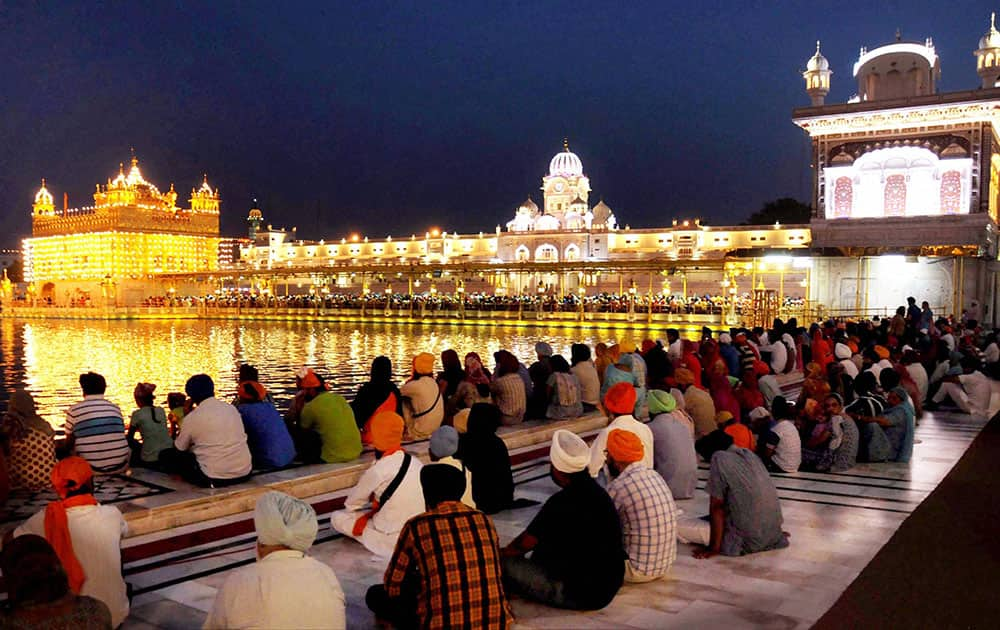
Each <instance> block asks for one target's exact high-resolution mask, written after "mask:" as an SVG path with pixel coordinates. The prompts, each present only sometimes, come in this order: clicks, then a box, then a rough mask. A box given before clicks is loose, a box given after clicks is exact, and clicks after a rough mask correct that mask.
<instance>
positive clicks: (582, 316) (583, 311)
mask: <svg viewBox="0 0 1000 630" xmlns="http://www.w3.org/2000/svg"><path fill="white" fill-rule="evenodd" d="M576 292H577V293H578V294H579V296H580V321H581V322H582V321H584V320H585V319H586V317H587V315H586V313H587V305H586V303H585V302H584V300H586V299H587V287H585V286H583V285H582V284H581V285H580V288H579V289H577V290H576Z"/></svg>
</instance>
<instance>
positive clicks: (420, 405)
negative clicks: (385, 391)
mask: <svg viewBox="0 0 1000 630" xmlns="http://www.w3.org/2000/svg"><path fill="white" fill-rule="evenodd" d="M399 393H400V394H402V396H403V418H404V419H405V422H406V439H407V440H422V439H425V438H429V437H430V436H431V433H434V429H436V428H438V427H439V426H441V421H442V420H444V398H443V397H442V396H441V388H440V387H439V386H438V382H437V380H435V379H434V355H433V354H431V353H429V352H421V353H420V354H418V355H417V356H415V357H413V376H412V377H411V378H410V380H408V381H406V382H405V383H403V386H402V387H400V388H399Z"/></svg>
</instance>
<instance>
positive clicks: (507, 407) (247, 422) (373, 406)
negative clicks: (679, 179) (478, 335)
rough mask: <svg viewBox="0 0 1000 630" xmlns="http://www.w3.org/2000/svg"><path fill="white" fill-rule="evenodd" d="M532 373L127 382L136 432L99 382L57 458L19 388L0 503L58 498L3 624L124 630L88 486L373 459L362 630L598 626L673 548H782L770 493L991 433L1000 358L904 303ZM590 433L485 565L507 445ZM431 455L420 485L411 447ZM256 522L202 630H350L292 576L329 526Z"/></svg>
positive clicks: (116, 536)
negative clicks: (35, 496)
mask: <svg viewBox="0 0 1000 630" xmlns="http://www.w3.org/2000/svg"><path fill="white" fill-rule="evenodd" d="M592 350H593V352H592ZM535 359H536V360H535V361H533V362H531V363H530V365H525V364H524V363H522V362H521V361H519V360H518V359H517V357H515V356H514V355H513V354H512V353H511V352H509V351H506V350H500V351H498V352H496V353H494V355H493V362H492V365H491V366H489V367H488V366H487V365H486V363H485V362H484V361H483V359H482V357H481V356H480V355H479V354H477V353H476V352H469V353H467V354H466V355H465V356H464V358H460V355H459V354H458V353H457V352H456V351H455V350H450V349H449V350H446V351H445V352H443V353H442V354H441V355H440V357H435V356H433V355H431V354H429V353H420V354H418V355H417V356H415V357H414V358H413V360H412V362H411V365H410V366H409V367H410V370H409V376H408V378H407V379H406V380H405V382H403V383H400V384H398V385H397V384H396V382H395V381H394V378H393V366H392V364H391V362H390V360H389V359H388V358H387V357H384V356H380V357H376V358H375V359H374V360H373V361H372V366H371V372H370V375H369V379H368V381H367V382H365V383H364V384H362V385H361V386H360V388H359V389H358V391H357V393H356V394H355V395H354V397H353V399H352V400H350V401H348V400H346V399H345V398H344V397H342V396H340V395H338V394H336V393H334V392H333V391H331V390H330V389H329V387H328V385H329V384H328V383H327V382H326V381H325V379H324V378H323V376H322V375H321V374H320V373H319V372H317V371H316V370H315V369H312V368H309V367H303V368H301V369H300V370H298V371H297V372H296V373H295V375H294V378H295V382H296V387H297V393H296V395H295V397H294V399H292V401H291V403H290V404H289V406H288V408H287V410H285V411H284V413H282V412H279V410H278V408H277V406H276V405H275V401H274V400H273V398H272V397H271V395H270V393H269V392H268V390H267V388H266V386H265V385H264V384H262V383H261V382H260V375H259V374H258V372H257V370H256V369H255V368H254V367H253V366H250V365H241V366H240V367H239V371H238V383H237V395H236V397H235V399H234V400H232V401H231V402H227V401H223V400H220V399H218V398H216V396H215V383H214V382H213V380H212V379H211V377H209V376H208V375H205V374H197V375H194V376H192V377H191V378H190V379H189V380H188V381H187V384H186V386H185V392H184V393H183V394H181V393H179V392H178V393H171V394H168V396H167V405H166V408H161V407H158V406H156V404H155V389H156V386H155V385H154V384H151V383H139V384H137V385H136V387H135V390H134V398H135V403H136V409H135V411H133V412H132V414H131V418H130V421H129V422H128V424H127V426H126V423H125V421H124V415H123V414H122V412H121V410H120V409H119V408H118V407H117V406H116V405H114V404H113V403H111V402H110V401H108V400H107V399H105V398H104V392H105V389H106V383H105V381H104V378H103V377H102V376H101V375H99V374H95V373H92V372H90V373H87V374H83V375H81V376H80V387H81V391H82V395H83V398H82V400H81V401H80V402H78V403H76V404H74V405H73V406H72V407H70V408H69V409H68V410H67V413H66V436H67V439H66V443H65V444H63V445H59V446H58V447H57V445H56V444H55V442H54V438H53V432H52V429H51V427H50V426H49V425H48V423H47V422H45V421H44V420H43V419H42V418H40V417H39V416H38V414H37V412H36V411H35V406H34V401H33V400H32V398H31V396H30V394H28V393H27V392H24V391H17V392H14V393H13V394H12V396H11V399H10V403H9V405H8V409H7V411H6V412H5V414H4V415H3V417H2V419H0V440H2V445H3V449H2V450H0V452H2V453H3V454H4V456H5V460H6V462H5V464H4V466H3V467H2V468H3V469H4V470H5V471H6V473H7V480H6V483H7V484H8V486H13V487H26V488H32V489H42V488H45V487H53V488H54V489H55V491H56V492H57V494H58V496H59V500H57V501H54V502H53V503H52V504H50V505H49V506H48V507H47V508H46V509H45V510H43V511H42V512H39V513H38V514H36V515H34V516H33V517H31V518H30V519H28V520H27V521H26V522H25V523H23V524H22V525H20V526H19V527H18V528H17V529H16V530H13V531H12V532H11V533H10V534H9V535H8V537H7V540H6V541H5V545H4V551H3V557H2V562H3V568H4V575H5V576H7V579H8V584H9V591H8V592H9V600H8V601H9V602H10V610H9V611H8V613H7V615H8V617H6V618H5V619H13V620H16V621H17V623H21V624H22V625H24V624H28V625H30V623H31V620H33V619H34V620H37V619H38V618H40V617H39V615H42V614H43V612H42V611H48V612H47V613H44V614H49V615H51V616H53V617H54V618H58V619H64V620H67V621H68V620H71V619H72V620H74V623H79V624H81V625H83V626H84V627H89V626H87V625H86V624H87V623H89V624H91V625H93V626H94V627H107V626H108V624H109V623H110V625H111V626H112V627H113V626H117V625H118V624H119V623H121V621H122V620H123V619H124V617H125V616H126V615H127V612H128V598H127V587H126V585H125V583H124V580H123V579H122V577H121V572H120V552H119V543H120V540H121V537H122V536H123V535H124V534H125V532H126V525H125V521H124V519H122V517H121V514H120V513H119V512H118V510H117V509H116V508H114V507H113V506H100V505H98V504H97V501H96V500H95V499H94V496H93V488H94V485H93V475H94V474H109V473H115V472H121V471H123V470H125V469H126V468H127V467H129V466H130V465H131V466H145V467H150V468H154V469H158V470H162V471H164V472H166V473H169V474H174V475H179V476H180V477H182V478H183V479H186V480H187V481H189V482H191V483H194V484H197V485H201V486H208V487H221V486H226V485H231V484H235V483H240V482H242V481H245V480H246V479H248V477H249V476H250V475H251V473H252V471H253V470H258V471H260V470H275V469H280V468H283V467H286V466H289V465H292V464H293V463H294V462H301V463H322V462H326V463H334V462H348V461H352V460H356V459H358V458H359V456H360V455H361V453H362V451H363V449H364V448H365V446H369V447H370V448H371V449H372V450H373V451H374V455H375V460H374V462H372V463H371V465H370V466H368V467H367V469H366V470H365V471H364V472H363V473H362V475H361V477H360V479H359V480H358V482H357V484H356V486H355V487H353V488H352V489H351V490H350V492H349V493H348V495H347V497H346V500H345V503H344V507H343V509H341V510H338V511H336V512H334V513H333V514H331V515H330V516H329V524H330V527H331V528H332V529H334V530H336V531H337V532H339V533H341V534H342V535H343V536H345V537H347V538H349V539H353V540H356V541H358V543H360V544H361V545H363V546H364V547H365V548H366V549H367V550H368V551H370V552H371V553H372V554H374V555H376V556H380V557H383V558H387V559H388V568H387V570H386V573H385V576H384V581H383V582H382V583H381V584H376V585H373V586H372V587H371V588H370V589H369V590H368V593H367V595H366V603H367V605H368V606H369V607H370V609H371V610H372V611H373V612H374V613H375V615H376V616H377V617H378V618H380V619H383V620H387V621H389V622H391V623H394V624H396V625H399V626H401V627H410V626H420V627H452V626H461V627H472V626H475V627H491V628H506V627H509V626H510V625H511V623H512V620H513V617H512V614H511V608H510V605H509V598H510V596H512V595H517V596H519V597H523V598H527V599H531V600H535V601H538V602H541V603H544V604H547V605H551V606H554V607H558V608H565V609H580V610H593V609H599V608H602V607H604V606H606V605H607V604H608V603H609V602H611V601H612V600H613V598H614V597H615V595H616V594H617V592H618V591H619V589H620V588H621V586H622V584H623V583H626V582H628V583H643V582H649V581H653V580H657V579H659V578H662V577H663V576H665V575H666V574H667V573H668V572H669V571H670V569H671V566H672V564H673V562H674V560H675V558H676V553H677V544H678V542H681V543H688V544H692V545H694V549H693V554H694V555H695V556H696V557H698V558H709V557H712V556H715V555H718V554H722V555H727V556H740V555H745V554H751V553H757V552H760V551H766V550H773V549H780V548H783V547H785V546H787V545H788V544H789V537H788V534H787V533H786V532H784V531H783V529H782V525H783V519H782V512H781V505H780V501H779V499H778V495H777V490H776V488H775V485H774V482H773V480H772V476H771V473H794V472H796V471H798V470H808V471H817V472H827V471H828V472H840V471H845V470H848V469H850V468H851V467H853V466H854V465H855V464H856V463H857V462H859V461H862V462H888V461H893V462H909V461H910V458H911V456H912V452H913V445H914V443H915V439H914V430H915V425H916V423H917V422H918V421H919V419H920V417H921V416H922V414H923V413H924V411H925V410H927V409H933V408H935V407H937V406H940V405H949V406H951V407H953V408H954V410H955V411H957V412H964V413H969V414H977V415H982V414H985V413H986V412H987V410H988V408H989V406H990V393H991V383H990V377H995V376H996V375H997V374H998V368H1000V347H998V345H997V340H996V335H995V333H992V332H991V333H988V334H984V332H983V331H982V330H981V329H980V327H979V325H978V321H977V320H976V319H973V318H971V317H966V318H964V319H963V320H960V321H957V322H956V321H950V320H948V319H944V318H935V317H934V316H933V313H931V311H930V308H929V307H928V306H927V303H926V302H925V303H924V305H923V308H921V307H918V306H917V305H916V300H914V299H913V298H910V300H909V306H908V307H903V306H901V307H900V308H899V309H898V310H897V312H896V314H895V315H894V316H893V317H892V318H886V319H880V320H872V321H861V322H832V321H831V322H820V323H815V324H812V325H811V326H810V327H809V328H808V329H806V328H804V327H799V326H798V325H797V323H796V322H795V321H794V320H791V321H788V322H782V321H781V320H775V321H774V323H773V326H772V327H771V328H770V329H769V330H764V329H762V328H756V329H749V330H748V329H742V328H741V329H732V330H730V331H729V332H724V333H721V334H718V335H716V334H714V333H713V332H712V331H711V330H708V329H703V330H702V333H701V335H700V338H698V339H686V338H684V337H683V336H682V335H681V334H680V332H679V331H677V330H673V329H671V330H668V331H667V333H666V338H665V339H664V340H654V339H645V340H643V341H642V342H641V344H639V345H638V346H637V345H636V344H635V343H633V342H632V341H630V340H628V339H623V340H620V341H618V342H617V343H611V344H605V343H598V344H597V345H596V346H595V347H594V348H593V349H592V348H591V347H590V346H588V345H586V344H582V343H577V344H573V345H572V346H571V348H570V352H569V358H568V360H567V358H566V357H564V356H562V355H560V354H557V353H555V352H554V350H553V348H552V347H551V345H550V344H548V343H546V342H544V341H540V342H538V343H537V344H536V346H535ZM439 361H440V365H437V364H438V362H439ZM439 367H440V369H438V368H439ZM800 374H801V376H799V375H800ZM987 375H989V376H987ZM799 382H800V383H801V386H800V387H795V384H796V383H799ZM786 391H789V392H790V393H794V394H796V395H795V396H791V395H788V396H786V395H785V393H784V392H786ZM588 413H590V414H604V415H605V416H606V417H607V421H608V424H607V425H606V426H605V427H604V428H603V429H602V430H601V431H600V432H599V433H598V435H597V436H596V438H595V439H594V441H593V443H592V444H589V445H588V444H587V442H585V441H584V440H583V439H581V438H580V437H579V436H578V435H576V434H575V433H573V432H570V431H567V430H565V429H559V430H557V431H556V432H555V434H554V435H553V437H552V440H551V445H550V450H549V458H550V472H551V479H552V480H553V481H554V482H555V484H556V485H557V486H558V488H559V490H558V491H557V492H556V493H555V494H553V495H552V496H551V497H550V498H549V499H548V500H547V501H546V502H545V504H544V505H543V506H542V507H541V509H540V511H539V512H538V513H537V515H536V516H535V517H534V518H533V519H532V520H531V522H530V524H529V525H528V526H527V528H526V529H525V530H524V531H523V532H522V533H521V534H519V535H518V536H517V537H515V538H514V539H513V540H512V541H511V542H510V543H509V544H508V545H506V546H503V547H501V546H500V541H499V537H498V535H497V532H496V530H495V528H494V526H493V523H492V519H491V518H490V515H495V514H497V513H498V512H501V511H504V510H510V509H515V508H516V507H517V504H516V502H515V500H514V482H513V472H512V466H511V459H510V454H509V453H508V451H507V447H506V445H505V443H504V441H503V440H502V439H501V437H500V436H498V435H497V431H498V429H499V428H500V427H503V426H514V425H518V424H521V423H523V422H525V421H526V420H532V421H540V422H547V421H556V420H561V419H566V418H574V417H578V416H581V415H584V414H588ZM137 436H140V437H141V441H140V440H138V439H137ZM425 439H426V440H427V441H428V454H429V460H430V461H429V462H428V463H422V462H421V461H420V459H418V458H417V457H416V455H415V454H414V453H411V452H409V451H408V450H407V448H406V444H408V443H412V442H414V441H416V440H425ZM699 458H700V459H701V460H704V461H705V462H707V463H708V466H709V472H708V483H707V486H706V488H705V490H706V493H707V494H708V495H709V514H708V515H706V516H699V515H682V514H679V511H678V510H677V508H676V505H675V500H680V499H688V498H691V497H692V496H693V495H694V491H695V486H696V482H697V471H698V461H699ZM254 522H255V526H256V529H257V534H258V545H257V549H258V558H259V561H258V562H257V563H256V564H255V565H253V566H248V567H244V568H243V569H241V570H240V571H238V572H235V573H233V574H232V575H230V576H229V578H228V579H227V580H226V582H225V584H223V586H222V587H221V588H220V589H219V592H218V596H217V598H216V601H215V604H214V607H213V610H212V612H211V613H210V615H209V618H208V621H207V622H206V627H246V626H249V625H258V626H265V627H343V625H344V595H343V591H342V590H341V588H340V585H339V583H338V582H337V578H336V576H335V575H334V574H333V571H332V570H330V569H329V567H327V566H326V565H323V564H322V563H319V562H316V561H315V560H313V559H311V558H309V557H308V555H307V554H306V552H307V550H308V548H309V547H310V546H311V545H312V543H313V541H314V539H315V537H316V533H317V531H318V528H319V526H320V525H319V520H318V518H317V515H316V513H315V512H314V511H313V509H312V508H311V507H310V506H309V505H308V504H306V503H304V502H302V501H300V500H298V499H294V498H292V497H289V496H287V495H282V494H280V493H273V492H272V493H268V494H266V495H264V496H263V497H262V498H261V499H260V500H259V502H258V504H257V508H256V511H255V514H254ZM11 535H12V536H13V537H14V540H13V542H12V541H11ZM27 564H31V569H30V570H27V571H26V572H21V571H18V572H15V573H14V574H13V575H12V574H9V573H8V567H12V566H15V565H16V566H18V567H21V566H26V565H27ZM26 576H27V577H26Z"/></svg>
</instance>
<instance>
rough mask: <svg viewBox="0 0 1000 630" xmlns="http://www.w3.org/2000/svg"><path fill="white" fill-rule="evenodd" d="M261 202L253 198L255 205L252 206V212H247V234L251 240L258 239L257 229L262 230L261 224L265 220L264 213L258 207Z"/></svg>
mask: <svg viewBox="0 0 1000 630" xmlns="http://www.w3.org/2000/svg"><path fill="white" fill-rule="evenodd" d="M259 205H260V204H259V203H257V200H256V199H254V200H253V207H252V208H250V213H249V214H247V236H248V237H250V240H251V241H255V240H257V231H258V230H260V224H261V223H262V222H263V221H264V214H263V213H262V212H261V211H260V208H258V206H259Z"/></svg>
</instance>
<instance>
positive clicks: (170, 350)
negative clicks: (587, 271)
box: [0, 319, 614, 427]
mask: <svg viewBox="0 0 1000 630" xmlns="http://www.w3.org/2000/svg"><path fill="white" fill-rule="evenodd" d="M613 334H614V333H610V332H605V331H562V330H559V329H551V330H547V329H540V328H530V329H524V328H517V327H490V328H485V327H482V328H476V327H458V326H455V327H451V326H441V325H437V326H421V325H384V324H377V323H366V324H349V323H326V322H224V321H208V320H201V321H199V320H178V321H108V322H103V321H70V320H31V321H16V320H11V319H2V320H0V353H2V356H0V370H2V374H3V384H4V390H5V391H4V392H3V393H2V396H3V398H4V400H6V398H7V396H8V395H9V392H10V391H12V390H13V389H15V388H17V387H25V388H26V389H27V390H28V391H29V392H31V394H32V395H33V396H34V397H35V400H36V401H37V402H38V406H39V413H40V414H41V415H42V417H44V418H46V419H48V420H49V422H51V423H52V424H53V426H56V427H59V426H61V425H62V423H63V414H64V412H65V409H66V407H68V406H69V405H71V404H73V403H74V402H76V401H77V400H78V399H79V397H80V389H79V386H78V381H77V378H78V376H79V374H80V373H81V372H86V371H88V370H94V371H96V372H100V373H102V374H103V375H104V376H105V378H106V379H107V381H108V393H107V396H108V398H110V399H111V400H113V401H114V402H116V403H117V404H118V405H120V406H121V408H122V410H123V411H125V412H126V414H128V413H130V412H131V410H132V409H133V408H134V406H135V404H134V402H133V400H132V389H133V388H134V387H135V384H136V383H137V382H139V381H149V382H151V383H156V385H157V388H156V395H157V402H158V403H161V404H162V403H163V402H164V401H165V400H166V395H167V393H168V392H172V391H183V390H184V383H185V381H187V379H188V377H189V376H191V375H192V374H195V373H198V372H205V373H207V374H210V375H211V376H212V378H213V379H215V381H216V387H217V389H218V391H219V393H220V395H222V396H225V397H226V398H229V397H231V396H232V395H233V393H234V392H235V388H236V383H235V378H236V369H237V366H238V365H239V364H240V363H244V362H245V363H252V364H254V365H256V366H257V367H258V369H259V370H260V374H261V380H262V381H263V382H264V384H265V385H266V386H267V387H268V388H269V389H270V390H271V391H272V393H273V394H274V396H275V398H276V399H277V401H278V404H279V406H282V405H283V404H284V403H285V402H286V401H287V400H288V399H290V398H291V396H292V393H293V391H292V388H293V386H294V377H293V375H292V374H293V372H294V371H295V369H296V368H297V367H298V366H300V365H303V364H305V365H309V366H311V367H314V368H317V369H319V370H321V372H322V373H323V374H324V375H326V376H327V377H328V378H331V379H332V380H333V386H334V389H335V390H336V391H338V392H340V393H344V394H346V393H350V394H352V395H353V392H354V391H355V390H356V389H357V387H358V385H360V384H361V383H362V382H363V381H364V380H366V378H367V373H368V369H369V367H370V365H371V360H372V359H373V358H374V357H376V356H378V355H380V354H384V355H386V356H387V357H389V358H390V359H392V363H393V368H394V371H395V376H396V380H397V381H402V380H403V379H404V378H405V377H406V375H407V374H408V370H409V365H410V360H411V359H412V357H413V355H414V354H416V353H417V352H424V351H426V352H431V353H433V354H434V355H435V356H439V355H440V353H441V351H443V350H446V349H448V348H454V349H455V350H457V351H458V353H459V355H461V356H464V355H465V353H466V352H469V351H476V352H479V353H480V355H482V357H483V358H484V360H486V361H487V362H488V363H490V364H491V365H492V353H493V352H495V351H497V350H499V349H500V348H507V349H509V350H510V351H511V352H513V353H514V354H515V355H517V356H518V357H520V358H521V359H522V360H524V361H526V362H528V361H531V360H533V357H534V344H535V342H536V341H538V340H539V339H545V340H547V341H548V342H549V343H551V344H552V346H553V348H555V350H556V352H559V353H562V354H563V355H564V356H565V357H566V358H567V359H568V358H569V347H570V344H572V343H574V342H577V341H582V342H584V343H589V344H591V345H593V344H594V343H596V342H598V341H602V340H604V341H606V340H608V338H609V336H611V335H613ZM438 368H439V369H440V366H438Z"/></svg>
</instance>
